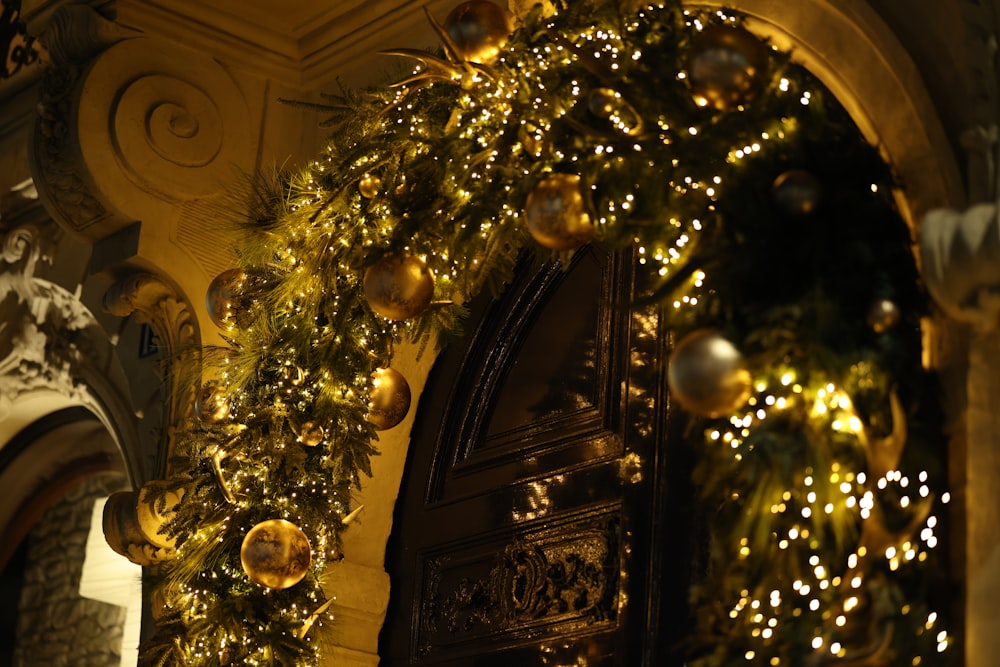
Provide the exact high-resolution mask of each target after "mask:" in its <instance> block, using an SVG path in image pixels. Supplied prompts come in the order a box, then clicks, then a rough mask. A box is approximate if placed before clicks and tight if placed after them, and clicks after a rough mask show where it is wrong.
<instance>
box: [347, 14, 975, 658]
mask: <svg viewBox="0 0 1000 667" xmlns="http://www.w3.org/2000/svg"><path fill="white" fill-rule="evenodd" d="M512 4H513V3H512ZM692 4H693V5H699V6H702V7H707V8H710V9H723V8H727V9H735V10H737V11H739V12H741V13H743V14H744V15H745V16H746V18H747V27H748V28H749V29H750V30H751V31H752V32H754V33H755V34H758V35H760V36H761V37H764V38H767V39H768V40H769V41H770V42H771V43H772V44H773V45H775V46H776V47H777V48H779V49H781V50H783V51H790V52H791V53H792V54H793V57H794V59H795V60H796V62H798V63H799V64H801V65H803V66H804V67H806V68H807V69H808V70H809V71H811V72H812V73H813V74H814V75H815V76H816V77H817V78H818V79H819V80H820V81H821V82H822V83H823V84H824V85H825V86H826V87H827V88H828V89H829V90H830V91H831V92H832V93H833V94H834V96H835V97H836V98H837V99H838V101H839V102H840V103H841V104H842V105H843V106H844V108H845V109H846V110H847V111H848V112H849V113H850V115H851V116H852V118H853V119H854V121H855V123H857V125H858V127H859V129H860V130H861V132H862V133H863V134H864V136H865V137H866V139H867V140H868V141H869V142H871V143H872V144H874V145H877V146H879V147H880V148H881V150H882V152H883V154H884V156H885V157H886V159H887V160H888V162H889V163H890V164H891V165H892V166H893V168H894V169H895V171H896V173H897V175H898V176H899V178H900V179H901V181H902V184H903V185H904V187H905V191H903V192H899V193H897V196H896V199H897V205H898V206H899V207H900V211H901V213H902V214H903V216H904V217H905V218H906V219H907V221H908V223H909V224H910V227H911V230H912V231H913V234H914V238H916V231H917V229H918V227H919V220H920V219H921V217H922V216H923V215H924V214H925V213H926V212H928V211H930V210H932V209H935V208H938V207H943V206H958V205H961V204H962V203H963V202H964V200H965V193H964V187H963V184H962V178H961V174H960V170H959V168H958V164H957V162H956V159H955V156H954V153H953V150H952V145H951V143H950V142H949V141H948V138H947V135H946V132H945V130H944V127H943V125H942V122H941V119H940V117H939V116H938V114H937V112H936V110H935V108H934V105H933V103H932V100H931V95H930V93H929V91H928V90H927V88H926V86H925V85H924V82H923V81H922V78H921V75H920V72H919V70H918V68H917V66H916V64H915V63H914V61H913V58H912V57H911V56H910V54H909V53H908V52H907V51H906V49H905V48H904V47H903V46H902V44H901V43H900V41H899V40H898V39H897V38H896V36H895V35H894V34H893V32H892V30H891V29H890V28H889V26H887V25H886V24H885V22H884V21H883V20H882V19H881V18H880V17H879V16H878V15H877V14H876V12H875V11H874V10H873V9H872V8H871V7H870V6H869V5H868V4H867V3H865V2H863V1H861V0H843V1H838V2H836V3H834V2H829V1H827V0H799V1H798V2H795V3H789V2H787V1H786V0H730V1H720V0H698V1H697V2H695V3H692ZM431 356H433V355H431V354H430V353H427V354H425V355H424V356H422V357H418V355H417V354H416V349H415V348H412V347H409V346H406V347H400V348H397V350H396V355H395V359H394V362H393V366H394V367H397V368H399V369H400V370H402V371H403V373H404V375H405V376H406V377H407V379H408V380H409V382H410V387H411V390H412V392H413V397H412V404H413V405H418V404H419V400H420V393H421V391H422V389H423V386H424V384H425V382H426V379H427V376H428V373H429V372H430V369H431V366H432V365H433V359H429V357H431ZM412 419H413V415H412V414H411V415H409V416H408V418H407V420H406V421H404V422H403V423H402V424H401V425H400V426H399V427H397V428H396V429H393V430H392V431H389V432H387V433H386V434H383V438H382V439H381V441H380V442H379V449H380V450H381V455H380V456H378V457H376V458H375V459H373V462H372V463H373V471H374V476H373V479H372V480H371V481H370V482H368V483H367V484H366V486H365V487H364V489H363V490H362V491H361V492H360V493H359V497H358V501H359V502H360V503H362V504H364V505H365V509H364V512H363V514H362V515H361V521H359V522H358V524H356V525H355V526H354V527H353V528H352V530H350V531H348V532H347V533H346V535H345V549H344V551H345V555H346V556H347V559H346V560H345V561H343V562H342V563H340V564H338V565H335V566H333V568H332V572H331V575H332V576H331V578H330V580H329V584H328V585H329V589H330V590H331V592H335V594H336V596H337V600H338V604H337V606H336V609H337V612H338V617H339V619H340V621H339V623H340V625H339V627H340V633H341V637H343V638H347V637H351V638H352V639H351V640H350V641H341V642H340V643H341V646H340V647H339V648H338V649H336V651H337V653H336V654H335V655H337V656H344V657H346V656H350V657H351V658H352V659H354V660H357V661H358V662H357V664H371V665H375V664H377V662H378V656H377V655H374V654H373V651H375V647H376V646H377V633H378V628H379V627H380V626H381V624H382V622H383V621H384V618H385V612H386V606H385V603H386V601H387V600H388V575H386V574H385V573H384V571H382V565H383V563H384V559H385V551H386V542H387V540H388V536H389V533H390V531H391V530H392V520H393V508H394V506H395V502H396V498H397V496H398V492H399V487H400V482H401V480H402V476H403V471H404V468H405V465H406V458H407V447H408V445H409V429H410V426H411V425H412ZM331 657H334V656H331ZM352 664H353V663H352Z"/></svg>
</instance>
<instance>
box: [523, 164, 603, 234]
mask: <svg viewBox="0 0 1000 667" xmlns="http://www.w3.org/2000/svg"><path fill="white" fill-rule="evenodd" d="M524 221H525V224H526V225H527V227H528V231H529V232H531V236H532V237H534V239H535V240H536V241H538V242H539V243H540V244H541V245H543V246H545V247H546V248H550V249H552V250H576V249H577V248H579V247H581V246H583V245H586V244H587V243H590V242H591V241H592V240H593V238H594V225H593V224H592V223H591V221H590V216H589V215H588V214H587V210H586V207H585V205H584V201H583V195H582V194H581V192H580V177H579V176H578V175H576V174H549V175H548V176H546V177H545V178H543V179H542V180H541V181H539V182H538V185H536V186H535V189H534V190H532V191H531V193H530V194H529V195H528V199H527V202H525V205H524Z"/></svg>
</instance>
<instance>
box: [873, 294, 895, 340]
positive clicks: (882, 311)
mask: <svg viewBox="0 0 1000 667" xmlns="http://www.w3.org/2000/svg"><path fill="white" fill-rule="evenodd" d="M901 317H902V315H901V313H900V311H899V306H897V305H896V303H895V302H894V301H890V300H889V299H876V300H875V301H874V302H873V303H872V305H871V307H870V308H869V309H868V326H870V327H871V328H872V330H873V331H874V332H875V333H878V334H881V333H885V332H886V331H888V330H889V329H892V328H893V327H894V326H896V325H897V324H899V320H900V318H901Z"/></svg>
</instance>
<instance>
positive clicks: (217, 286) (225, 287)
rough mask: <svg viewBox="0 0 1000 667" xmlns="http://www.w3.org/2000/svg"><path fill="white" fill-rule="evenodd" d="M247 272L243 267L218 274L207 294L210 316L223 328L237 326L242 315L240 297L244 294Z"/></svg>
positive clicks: (206, 302) (206, 303)
mask: <svg viewBox="0 0 1000 667" xmlns="http://www.w3.org/2000/svg"><path fill="white" fill-rule="evenodd" d="M245 280H246V273H245V272H244V271H243V269H229V270H227V271H223V272H222V273H220V274H219V275H217V276H216V277H215V278H214V279H213V280H212V282H211V284H209V286H208V292H207V293H206V294H205V308H206V309H207V310H208V316H209V317H210V318H211V319H212V321H213V322H215V325H216V326H218V327H219V328H221V329H231V328H233V327H234V326H237V325H238V323H239V319H240V317H241V315H242V313H241V312H240V304H239V299H240V297H241V296H242V294H243V283H244V281H245Z"/></svg>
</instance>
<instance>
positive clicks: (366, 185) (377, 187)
mask: <svg viewBox="0 0 1000 667" xmlns="http://www.w3.org/2000/svg"><path fill="white" fill-rule="evenodd" d="M358 190H360V191H361V196H362V197H365V198H366V199H374V198H375V197H377V196H378V193H379V192H380V191H381V190H382V179H381V178H379V177H378V176H376V175H374V174H365V175H364V176H362V177H361V180H360V181H358Z"/></svg>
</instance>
